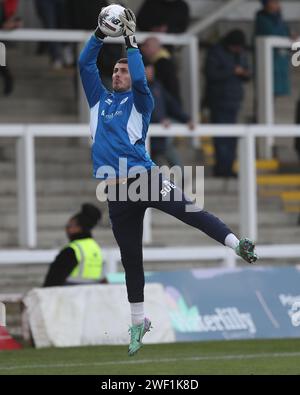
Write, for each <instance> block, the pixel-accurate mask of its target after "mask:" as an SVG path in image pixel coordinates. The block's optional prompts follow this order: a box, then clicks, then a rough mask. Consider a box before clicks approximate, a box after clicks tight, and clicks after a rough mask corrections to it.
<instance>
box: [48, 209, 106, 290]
mask: <svg viewBox="0 0 300 395" xmlns="http://www.w3.org/2000/svg"><path fill="white" fill-rule="evenodd" d="M101 217H102V214H101V211H100V210H98V208H97V207H95V206H93V205H91V204H83V205H82V208H81V211H80V212H79V213H78V214H76V215H75V216H74V217H72V218H71V219H70V220H69V221H68V223H67V225H66V234H67V237H68V239H69V240H70V243H69V244H68V245H67V246H66V247H65V248H63V249H62V251H60V253H59V254H58V255H57V257H56V258H55V261H54V262H53V263H52V264H51V266H50V268H49V271H48V273H47V276H46V279H45V282H44V285H43V286H44V287H53V286H61V285H74V284H87V283H88V284H89V283H91V284H99V283H100V282H106V280H105V279H103V280H101V279H102V266H103V258H102V252H101V248H100V246H99V245H98V244H97V242H96V241H95V240H94V239H93V237H92V234H91V230H92V229H93V228H94V227H95V226H96V225H97V223H98V222H99V221H100V220H101Z"/></svg>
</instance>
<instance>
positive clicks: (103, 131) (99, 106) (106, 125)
mask: <svg viewBox="0 0 300 395" xmlns="http://www.w3.org/2000/svg"><path fill="white" fill-rule="evenodd" d="M102 46H103V42H102V41H101V40H99V39H97V38H96V37H95V36H94V35H93V36H92V37H91V38H90V40H89V41H88V42H87V44H86V45H85V47H84V49H83V50H82V52H81V54H80V57H79V69H80V76H81V81H82V84H83V87H84V91H85V94H86V97H87V100H88V103H89V107H90V113H91V118H90V128H91V135H92V140H93V145H92V160H93V175H94V177H96V178H99V179H106V178H116V177H117V178H123V177H128V176H130V175H132V176H133V175H134V174H136V173H138V172H139V173H141V172H142V169H141V166H142V167H143V168H144V169H145V171H147V170H149V169H151V167H154V166H156V165H155V163H154V162H153V161H152V160H151V158H150V156H149V154H148V152H147V150H146V148H145V140H146V134H147V131H148V127H149V123H150V118H151V113H152V111H153V108H154V101H153V97H152V95H151V92H150V89H149V87H148V85H147V80H146V75H145V69H144V64H143V61H142V56H141V54H140V51H139V49H132V48H131V49H128V50H127V55H128V68H129V72H130V76H131V80H132V88H131V90H129V91H126V92H121V93H119V92H110V91H108V90H107V89H106V88H105V87H104V85H103V84H102V81H101V79H100V75H99V71H98V68H97V64H96V62H97V57H98V54H99V51H100V50H101V48H102ZM138 168H139V170H138Z"/></svg>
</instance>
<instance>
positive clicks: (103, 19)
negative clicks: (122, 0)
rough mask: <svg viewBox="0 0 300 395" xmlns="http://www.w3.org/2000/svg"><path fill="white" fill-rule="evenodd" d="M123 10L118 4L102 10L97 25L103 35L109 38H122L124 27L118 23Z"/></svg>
mask: <svg viewBox="0 0 300 395" xmlns="http://www.w3.org/2000/svg"><path fill="white" fill-rule="evenodd" d="M124 9H125V8H124V7H122V6H120V5H118V4H111V5H109V6H107V7H105V8H103V9H102V11H101V12H100V15H99V18H98V25H99V28H100V30H101V31H102V33H103V34H105V35H107V36H110V37H120V36H122V34H123V28H124V25H123V23H122V22H121V21H120V19H119V15H120V14H121V12H123V11H124Z"/></svg>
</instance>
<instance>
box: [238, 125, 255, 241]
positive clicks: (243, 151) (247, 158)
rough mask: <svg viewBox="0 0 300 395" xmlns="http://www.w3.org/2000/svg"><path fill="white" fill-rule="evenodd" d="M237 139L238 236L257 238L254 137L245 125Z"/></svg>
mask: <svg viewBox="0 0 300 395" xmlns="http://www.w3.org/2000/svg"><path fill="white" fill-rule="evenodd" d="M245 128H246V131H247V133H246V135H245V136H244V137H241V138H240V141H239V163H240V172H239V188H240V191H239V201H240V236H241V237H249V238H250V239H252V240H257V186H256V166H255V137H254V136H253V134H251V132H250V131H249V129H248V128H247V127H245Z"/></svg>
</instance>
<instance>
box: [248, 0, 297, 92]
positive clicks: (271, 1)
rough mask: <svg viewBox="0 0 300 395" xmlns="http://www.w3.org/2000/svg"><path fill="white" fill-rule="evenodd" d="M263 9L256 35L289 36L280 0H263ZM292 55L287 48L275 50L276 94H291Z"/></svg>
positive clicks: (258, 17) (259, 15) (260, 13)
mask: <svg viewBox="0 0 300 395" xmlns="http://www.w3.org/2000/svg"><path fill="white" fill-rule="evenodd" d="M261 3H262V5H263V9H262V10H260V11H258V13H257V14H256V20H255V36H256V37H259V36H282V37H289V36H290V31H289V27H288V25H287V24H286V23H285V22H284V20H283V18H282V14H281V7H280V3H279V1H278V0H261ZM289 70H290V55H289V51H288V50H286V49H283V48H282V49H275V50H274V95H275V96H283V95H289V94H290V92H291V82H290V72H289Z"/></svg>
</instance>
